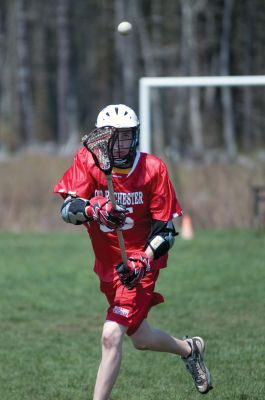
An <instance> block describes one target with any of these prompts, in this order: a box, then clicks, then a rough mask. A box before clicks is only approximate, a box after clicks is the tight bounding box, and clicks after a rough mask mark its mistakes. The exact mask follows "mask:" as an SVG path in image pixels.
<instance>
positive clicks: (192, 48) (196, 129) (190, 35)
mask: <svg viewBox="0 0 265 400" xmlns="http://www.w3.org/2000/svg"><path fill="white" fill-rule="evenodd" d="M180 4H181V15H182V25H181V26H182V41H181V55H182V63H183V71H186V74H189V75H191V76H197V75H198V74H199V67H198V48H197V46H198V45H197V43H196V39H195V38H196V34H195V31H196V23H195V21H196V13H197V11H196V8H195V4H194V3H193V2H192V1H190V0H181V2H180ZM199 90H200V89H198V88H193V89H190V91H189V116H190V119H189V121H190V129H191V138H192V149H193V153H194V155H195V156H201V155H202V153H203V134H202V119H201V110H200V92H199ZM182 112H183V111H182Z"/></svg>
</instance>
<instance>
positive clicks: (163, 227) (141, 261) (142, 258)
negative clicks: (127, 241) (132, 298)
mask: <svg viewBox="0 0 265 400" xmlns="http://www.w3.org/2000/svg"><path fill="white" fill-rule="evenodd" d="M177 234H178V233H177V232H176V231H175V228H174V225H173V221H167V222H164V221H159V220H152V226H151V231H150V234H149V236H148V240H147V244H146V246H145V251H144V252H143V251H139V252H136V253H134V254H132V255H131V256H130V257H129V258H128V261H127V265H124V264H123V263H120V264H119V265H117V267H116V271H117V272H118V275H119V277H120V280H121V282H122V283H123V285H124V286H126V287H127V289H129V290H131V289H133V288H134V287H136V286H137V285H138V283H139V282H140V281H141V279H142V278H143V277H144V276H145V274H146V272H148V271H150V260H157V259H158V258H160V257H162V256H163V255H164V254H166V253H167V252H168V251H169V249H171V247H172V246H173V244H174V240H175V239H174V236H176V235H177Z"/></svg>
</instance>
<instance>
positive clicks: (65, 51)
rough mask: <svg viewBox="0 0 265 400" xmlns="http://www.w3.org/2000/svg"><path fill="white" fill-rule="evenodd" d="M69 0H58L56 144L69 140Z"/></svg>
mask: <svg viewBox="0 0 265 400" xmlns="http://www.w3.org/2000/svg"><path fill="white" fill-rule="evenodd" d="M68 25H69V0H58V3H57V35H58V76H57V101H58V102H57V107H58V109H57V112H58V143H59V144H64V143H66V142H67V141H68V139H69V115H68V112H69V109H68V101H69V75H70V73H69V52H70V49H69V31H68Z"/></svg>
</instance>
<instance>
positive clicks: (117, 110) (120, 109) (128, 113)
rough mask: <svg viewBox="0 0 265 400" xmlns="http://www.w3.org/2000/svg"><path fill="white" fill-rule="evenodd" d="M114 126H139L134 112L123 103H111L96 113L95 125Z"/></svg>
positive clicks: (98, 126) (99, 126)
mask: <svg viewBox="0 0 265 400" xmlns="http://www.w3.org/2000/svg"><path fill="white" fill-rule="evenodd" d="M102 126H114V127H115V128H134V127H137V126H139V120H138V118H137V115H136V114H135V112H134V111H133V110H132V109H131V108H130V107H128V106H125V105H124V104H111V105H109V106H107V107H105V108H103V110H102V111H100V113H99V114H98V118H97V122H96V127H97V128H101V127H102Z"/></svg>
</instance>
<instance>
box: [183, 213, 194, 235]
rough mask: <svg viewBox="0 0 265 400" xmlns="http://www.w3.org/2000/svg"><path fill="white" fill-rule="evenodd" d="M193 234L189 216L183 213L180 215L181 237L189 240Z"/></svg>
mask: <svg viewBox="0 0 265 400" xmlns="http://www.w3.org/2000/svg"><path fill="white" fill-rule="evenodd" d="M193 236H194V233H193V227H192V222H191V217H190V216H189V215H188V214H186V215H185V214H184V215H183V217H182V225H181V237H182V239H184V240H191V239H192V238H193Z"/></svg>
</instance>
